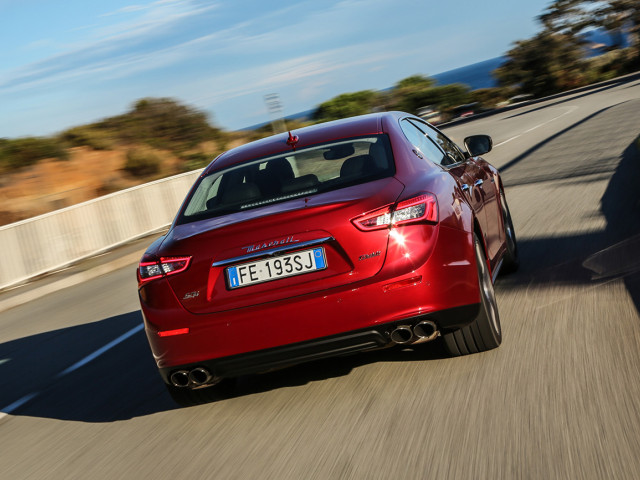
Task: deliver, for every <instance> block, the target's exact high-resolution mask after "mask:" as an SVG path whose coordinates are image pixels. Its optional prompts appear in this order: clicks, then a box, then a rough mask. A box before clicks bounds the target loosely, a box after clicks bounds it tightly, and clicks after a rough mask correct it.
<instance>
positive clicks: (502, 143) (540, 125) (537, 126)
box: [493, 107, 578, 148]
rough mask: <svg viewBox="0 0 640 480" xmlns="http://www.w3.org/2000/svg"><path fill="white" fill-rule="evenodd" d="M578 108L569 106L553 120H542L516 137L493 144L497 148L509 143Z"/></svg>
mask: <svg viewBox="0 0 640 480" xmlns="http://www.w3.org/2000/svg"><path fill="white" fill-rule="evenodd" d="M577 108H578V107H569V110H567V111H566V112H564V113H562V114H560V115H558V116H557V117H553V118H552V119H551V120H547V121H546V122H542V123H540V124H538V125H536V126H535V127H532V128H530V129H529V130H525V131H524V132H522V133H519V134H518V135H516V136H514V137H511V138H509V139H507V140H505V141H504V142H500V143H498V144H497V145H494V146H493V148H497V147H499V146H501V145H504V144H505V143H509V142H510V141H511V140H515V139H516V138H519V137H521V136H522V135H524V134H526V133H529V132H533V131H534V130H536V129H537V128H540V127H543V126H545V125H547V124H549V123H551V122H553V121H555V120H557V119H559V118H560V117H564V116H565V115H567V114H569V113H571V112H573V111H574V110H576V109H577Z"/></svg>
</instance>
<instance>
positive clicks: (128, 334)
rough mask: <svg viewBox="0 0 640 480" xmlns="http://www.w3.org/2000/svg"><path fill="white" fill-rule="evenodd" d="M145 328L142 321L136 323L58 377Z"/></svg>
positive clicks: (62, 375)
mask: <svg viewBox="0 0 640 480" xmlns="http://www.w3.org/2000/svg"><path fill="white" fill-rule="evenodd" d="M143 328H144V325H143V324H142V323H141V324H140V325H136V326H135V327H134V328H132V329H131V330H129V331H128V332H127V333H123V334H122V335H120V336H119V337H118V338H116V339H115V340H113V341H112V342H109V343H107V344H106V345H105V346H104V347H102V348H99V349H98V350H96V351H95V352H93V353H92V354H90V355H87V356H86V357H84V358H83V359H82V360H80V361H79V362H76V363H74V364H73V365H71V366H70V367H69V368H67V369H65V370H63V371H62V372H60V373H59V374H58V375H56V379H58V378H62V377H64V376H65V375H68V374H69V373H71V372H74V371H76V370H77V369H79V368H80V367H83V366H85V365H86V364H87V363H89V362H90V361H92V360H95V359H96V358H98V357H99V356H100V355H102V354H103V353H105V352H106V351H107V350H111V349H112V348H113V347H115V346H116V345H118V344H119V343H121V342H124V341H125V340H126V339H127V338H129V337H131V336H132V335H135V334H136V333H138V332H139V331H141V330H142V329H143Z"/></svg>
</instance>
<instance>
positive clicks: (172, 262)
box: [138, 257, 191, 283]
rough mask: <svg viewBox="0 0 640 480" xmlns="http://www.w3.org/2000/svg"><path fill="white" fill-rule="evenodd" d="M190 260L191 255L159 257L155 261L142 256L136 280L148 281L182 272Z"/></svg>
mask: <svg viewBox="0 0 640 480" xmlns="http://www.w3.org/2000/svg"><path fill="white" fill-rule="evenodd" d="M190 262H191V257H160V259H159V260H156V261H148V258H143V261H142V262H140V265H139V266H138V281H139V282H140V283H145V282H149V281H151V280H155V279H157V278H161V277H165V276H168V275H175V274H176V273H180V272H184V271H185V270H186V269H187V268H188V267H189V263H190Z"/></svg>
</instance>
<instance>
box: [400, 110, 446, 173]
mask: <svg viewBox="0 0 640 480" xmlns="http://www.w3.org/2000/svg"><path fill="white" fill-rule="evenodd" d="M400 126H401V127H402V131H403V132H404V134H405V136H406V137H407V140H409V141H410V142H411V143H412V144H413V146H414V147H416V148H417V149H418V150H420V152H422V154H423V155H424V156H425V157H427V159H429V160H430V161H432V162H433V163H437V164H439V165H440V164H443V161H445V160H446V158H445V155H444V153H443V152H442V150H440V149H439V148H438V147H437V146H436V144H435V143H433V142H432V141H431V140H429V138H428V137H427V136H426V135H425V134H424V132H422V131H420V130H419V129H418V128H417V127H416V126H415V125H414V124H413V123H411V122H409V121H408V120H403V121H402V122H401V123H400Z"/></svg>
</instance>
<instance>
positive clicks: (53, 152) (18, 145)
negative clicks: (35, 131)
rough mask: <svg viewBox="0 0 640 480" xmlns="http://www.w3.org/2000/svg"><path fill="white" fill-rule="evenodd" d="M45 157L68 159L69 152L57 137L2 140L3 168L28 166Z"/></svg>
mask: <svg viewBox="0 0 640 480" xmlns="http://www.w3.org/2000/svg"><path fill="white" fill-rule="evenodd" d="M45 158H57V159H58V160H67V159H68V158H69V153H68V152H67V151H66V150H65V149H64V148H63V146H62V145H61V144H60V142H58V141H57V140H56V139H53V138H42V137H24V138H16V139H14V140H7V139H2V141H1V142H0V164H2V166H3V169H6V170H15V169H18V168H22V167H28V166H30V165H33V164H35V163H37V162H39V161H40V160H43V159H45Z"/></svg>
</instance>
